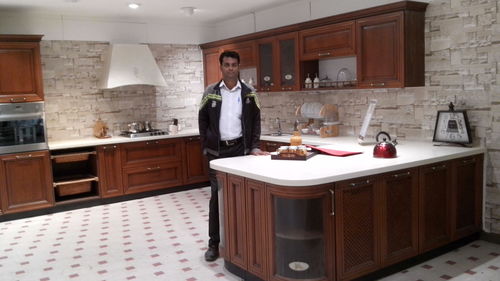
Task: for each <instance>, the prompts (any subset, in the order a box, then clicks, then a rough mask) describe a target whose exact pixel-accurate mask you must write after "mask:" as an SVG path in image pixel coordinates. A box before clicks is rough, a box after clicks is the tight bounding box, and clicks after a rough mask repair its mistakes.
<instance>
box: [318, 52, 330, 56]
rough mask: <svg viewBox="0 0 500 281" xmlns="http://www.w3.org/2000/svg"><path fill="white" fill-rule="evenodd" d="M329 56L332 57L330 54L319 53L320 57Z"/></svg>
mask: <svg viewBox="0 0 500 281" xmlns="http://www.w3.org/2000/svg"><path fill="white" fill-rule="evenodd" d="M329 55H330V52H326V53H318V57H324V56H329Z"/></svg>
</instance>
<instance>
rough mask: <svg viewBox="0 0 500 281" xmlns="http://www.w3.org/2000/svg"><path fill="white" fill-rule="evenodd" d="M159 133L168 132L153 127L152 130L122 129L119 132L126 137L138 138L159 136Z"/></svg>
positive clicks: (165, 133) (164, 133)
mask: <svg viewBox="0 0 500 281" xmlns="http://www.w3.org/2000/svg"><path fill="white" fill-rule="evenodd" d="M161 135H168V132H165V131H162V130H158V129H154V130H150V131H142V132H130V131H123V132H122V133H121V134H120V136H123V137H127V138H140V137H151V136H161Z"/></svg>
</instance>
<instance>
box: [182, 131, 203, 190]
mask: <svg viewBox="0 0 500 281" xmlns="http://www.w3.org/2000/svg"><path fill="white" fill-rule="evenodd" d="M184 151H185V154H184V161H183V162H184V171H185V176H184V184H193V183H201V182H207V181H208V159H207V157H206V156H205V155H203V151H202V147H201V138H200V136H195V137H188V138H185V139H184Z"/></svg>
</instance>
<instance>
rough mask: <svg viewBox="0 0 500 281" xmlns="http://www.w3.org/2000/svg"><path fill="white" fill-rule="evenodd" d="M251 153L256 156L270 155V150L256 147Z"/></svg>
mask: <svg viewBox="0 0 500 281" xmlns="http://www.w3.org/2000/svg"><path fill="white" fill-rule="evenodd" d="M250 154H251V155H255V156H259V155H269V152H267V151H262V150H260V149H258V148H254V149H252V151H251V152H250Z"/></svg>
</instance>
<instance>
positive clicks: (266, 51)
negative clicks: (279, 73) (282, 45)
mask: <svg viewBox="0 0 500 281" xmlns="http://www.w3.org/2000/svg"><path fill="white" fill-rule="evenodd" d="M259 58H260V59H259V65H260V75H259V76H260V77H259V84H260V86H261V87H271V86H273V85H274V76H273V44H272V43H264V44H260V45H259Z"/></svg>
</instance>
